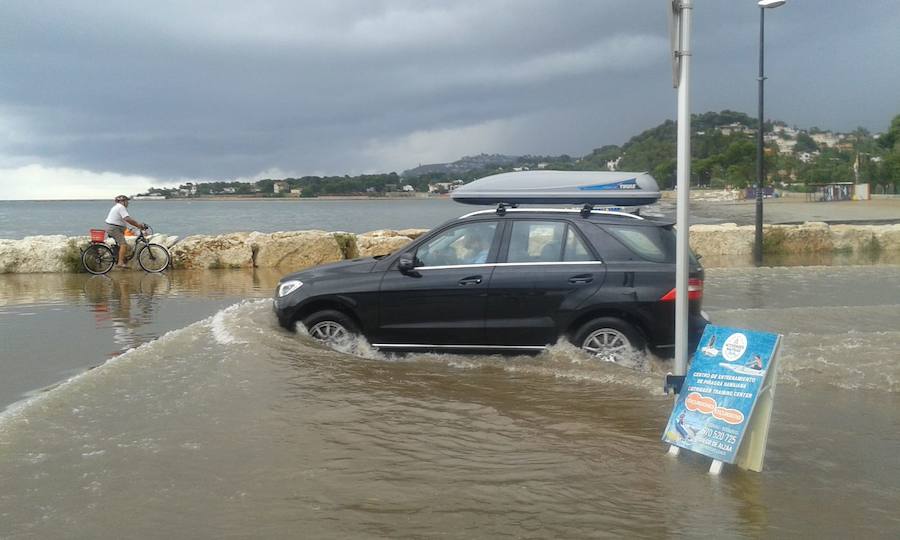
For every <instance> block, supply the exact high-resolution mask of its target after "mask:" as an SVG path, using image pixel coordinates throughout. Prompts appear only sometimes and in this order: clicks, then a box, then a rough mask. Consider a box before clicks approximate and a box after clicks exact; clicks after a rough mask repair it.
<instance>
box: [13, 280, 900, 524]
mask: <svg viewBox="0 0 900 540" xmlns="http://www.w3.org/2000/svg"><path fill="white" fill-rule="evenodd" d="M214 275H218V276H221V277H219V278H214V277H210V276H214ZM29 278H32V279H34V280H35V281H29V280H28V279H29ZM44 278H45V276H40V277H36V276H16V279H18V280H19V281H17V282H16V283H15V284H14V285H10V282H8V281H6V280H7V277H5V276H0V291H12V290H14V291H15V292H14V293H13V292H6V293H0V298H2V299H3V301H4V302H5V303H4V304H3V305H2V307H0V311H2V313H0V335H2V336H3V339H4V348H3V356H4V358H3V364H2V365H3V366H4V374H5V373H23V374H25V375H27V374H29V373H30V371H29V370H31V369H32V367H31V366H32V364H28V365H26V366H25V367H24V368H23V367H22V363H21V362H19V363H16V364H15V365H16V366H19V367H17V368H15V369H14V368H12V367H9V368H7V366H10V365H12V364H10V363H9V359H10V358H11V357H15V358H19V357H27V358H29V361H30V362H32V363H33V365H35V366H40V365H43V363H44V362H51V363H53V362H56V360H54V359H55V358H57V357H58V356H63V353H65V356H68V357H70V358H72V359H73V360H72V367H71V369H73V370H74V369H76V367H75V364H76V363H77V362H82V363H84V362H87V360H85V359H88V358H93V360H92V362H93V363H94V364H96V363H99V361H102V358H97V357H98V356H103V357H104V358H105V357H106V356H108V355H109V354H112V353H114V356H115V357H114V358H113V359H112V360H110V361H108V362H106V363H104V364H103V365H101V366H100V367H97V368H95V369H92V370H90V371H87V372H84V373H82V374H81V375H78V376H75V377H74V378H72V379H70V380H68V381H67V382H65V383H63V384H60V385H58V386H56V387H54V388H53V389H51V390H49V391H46V392H42V393H40V394H38V395H36V396H34V397H31V398H30V399H28V400H26V401H24V402H22V401H20V402H17V403H15V404H13V405H12V406H10V407H9V408H8V409H7V410H6V411H5V412H3V413H0V485H2V486H3V488H4V489H3V490H2V492H0V537H3V538H5V537H13V538H18V537H23V538H28V537H35V538H46V537H83V538H121V537H149V538H159V537H191V538H221V537H226V536H229V537H307V538H421V537H430V536H440V537H449V538H496V537H526V538H595V537H649V538H659V537H672V536H686V537H699V538H758V537H767V538H785V537H806V536H816V537H847V536H850V535H853V536H858V537H863V538H896V537H897V536H898V535H900V514H898V512H897V508H900V489H898V486H900V462H898V457H897V456H898V451H900V361H898V360H900V358H898V356H900V355H898V353H897V352H896V348H897V344H898V343H900V279H898V278H900V267H898V266H890V265H881V266H846V267H782V268H760V269H755V268H734V269H712V270H708V272H707V282H706V296H705V308H706V309H707V310H708V311H709V312H710V314H711V316H712V318H713V320H714V322H716V323H718V324H723V325H730V326H744V327H748V328H754V329H759V330H769V331H777V332H781V333H783V334H784V335H785V339H784V343H783V347H782V358H781V360H782V362H781V370H780V372H779V382H778V390H777V392H776V399H775V411H774V415H773V424H772V429H771V432H770V435H769V447H768V453H767V457H766V464H765V470H764V472H763V473H762V474H757V473H749V472H743V471H739V470H736V469H734V468H729V467H726V469H725V472H724V473H723V475H722V476H721V477H718V478H717V477H710V476H709V475H707V474H706V469H707V467H708V464H709V461H708V460H707V459H701V458H696V457H690V456H685V455H682V456H681V457H680V458H676V459H673V458H670V457H668V456H666V454H665V450H666V448H665V446H664V445H663V444H662V443H661V442H660V436H661V434H662V430H663V428H664V426H665V423H666V419H667V417H668V413H669V411H670V410H671V406H672V399H671V397H666V396H664V395H663V394H662V392H661V390H660V386H661V381H662V374H663V373H664V371H665V370H666V369H667V368H668V366H667V365H666V364H664V363H661V362H659V361H651V362H649V363H648V364H647V365H646V366H645V369H644V371H634V370H629V369H625V368H622V367H620V366H616V365H611V364H600V363H596V362H593V361H591V360H589V359H587V358H585V357H584V356H582V355H581V354H580V353H579V352H578V351H577V350H575V349H573V348H572V347H570V346H566V345H558V346H556V347H554V348H553V349H551V350H550V351H548V352H546V353H544V354H541V355H539V356H536V357H525V356H523V357H495V356H454V355H409V356H405V357H400V358H397V357H388V356H384V355H381V354H379V353H377V352H374V351H371V350H368V349H367V348H366V347H365V344H359V347H360V349H359V350H358V351H356V352H357V353H358V354H359V355H356V356H354V355H348V354H345V353H341V352H336V351H332V350H330V349H325V348H322V347H320V346H318V345H317V344H314V343H312V342H310V341H309V340H308V339H306V338H304V337H302V336H300V335H295V334H291V333H287V332H284V331H282V330H281V329H279V328H278V326H277V323H276V321H275V319H274V317H273V315H272V313H271V306H270V303H269V301H268V300H266V299H253V298H254V297H262V296H268V295H269V291H270V290H271V287H272V285H273V283H274V279H277V276H275V277H267V276H259V275H256V274H250V275H245V274H242V273H229V272H224V273H220V274H206V273H203V274H200V276H199V277H190V275H184V276H181V275H178V274H173V275H171V276H167V278H168V282H167V283H168V288H167V289H165V292H154V293H152V294H149V293H145V292H142V291H141V288H140V283H138V287H137V288H136V289H135V288H134V287H133V285H128V287H129V289H128V294H127V295H126V296H128V299H127V300H126V301H127V302H129V305H130V306H132V307H131V308H130V311H129V316H128V320H132V319H135V318H137V317H136V316H135V315H134V314H135V313H136V312H142V311H141V310H137V311H135V308H134V307H133V306H136V305H138V304H139V302H140V301H143V302H145V303H146V304H147V305H149V306H152V309H149V313H150V315H149V316H147V320H146V321H144V322H143V323H142V324H140V325H137V326H136V327H135V328H134V329H133V330H135V333H136V334H138V335H139V336H145V337H148V338H149V337H152V336H156V335H159V336H161V337H159V338H158V339H155V340H149V339H144V337H140V338H137V339H134V340H132V341H130V342H128V344H127V347H126V346H124V345H123V346H120V345H119V342H117V341H115V340H114V339H113V337H114V336H115V332H113V331H112V328H113V325H112V323H109V324H108V325H105V323H102V324H99V325H96V329H95V333H91V332H90V331H84V332H82V331H79V330H77V329H75V328H69V327H65V326H62V325H54V324H52V323H50V322H48V320H49V319H47V318H46V317H47V316H45V313H57V314H59V313H61V314H62V315H59V316H61V317H69V318H68V319H66V320H67V321H70V323H71V321H77V320H87V321H88V322H89V323H90V324H95V321H96V319H95V318H94V317H95V313H96V311H95V310H93V309H92V307H91V306H92V305H94V304H97V303H98V302H97V301H96V300H97V298H101V299H102V298H107V300H106V303H107V305H108V306H109V309H112V310H115V309H117V306H119V304H121V302H122V301H123V300H122V292H121V290H122V289H121V285H118V284H117V285H115V286H114V287H113V288H112V291H119V292H109V293H96V294H95V293H92V292H88V291H89V290H91V291H93V287H94V285H91V286H89V287H87V288H86V285H87V281H86V280H85V279H80V280H79V279H75V280H74V281H72V282H62V283H58V284H56V285H55V286H51V287H44V286H42V285H38V283H39V281H37V280H40V279H44ZM69 278H73V279H74V278H77V276H71V277H67V278H65V279H69ZM217 280H218V281H217ZM216 283H219V284H218V285H215V284H216ZM13 287H14V289H13ZM60 290H62V291H68V292H64V293H60V292H59V291H60ZM104 290H105V289H104ZM117 294H118V296H116V295H117ZM92 295H94V296H92ZM148 295H149V299H148V298H146V296H148ZM13 297H15V298H17V299H18V300H13ZM248 297H249V298H251V299H249V300H244V301H241V302H239V303H237V304H234V300H235V299H236V298H248ZM92 298H93V300H92ZM99 303H100V304H103V302H102V301H101V302H99ZM228 304H234V305H231V306H230V307H227V308H225V309H220V307H221V305H228ZM51 306H52V307H51ZM54 308H59V309H60V310H61V311H58V312H51V311H49V310H51V309H54ZM119 309H120V307H119ZM45 310H46V311H45ZM28 312H31V313H35V314H36V315H21V313H28ZM13 313H19V314H20V315H11V314H13ZM29 317H32V318H34V317H37V319H35V320H38V321H39V322H40V323H41V327H44V328H48V329H52V332H47V333H45V334H43V335H42V334H41V333H40V332H39V331H33V332H32V334H30V335H31V336H34V337H33V338H30V339H29V340H28V341H27V342H26V341H23V339H22V334H23V333H24V332H25V330H24V328H25V326H26V325H25V324H24V323H21V322H18V321H19V320H24V319H27V318H29ZM122 318H123V317H120V319H122ZM201 319H202V320H201ZM191 320H196V321H198V322H192V323H191V324H188V323H189V322H191ZM181 321H185V322H184V324H180V322H181ZM75 324H77V323H71V325H75ZM85 324H87V323H85ZM185 325H187V326H185ZM32 326H33V323H32ZM32 326H29V328H31V327H32ZM35 340H37V341H41V342H42V343H41V344H40V345H39V346H40V347H42V348H41V349H39V350H41V351H43V352H42V353H41V354H40V355H32V354H31V353H30V351H31V350H33V349H32V348H31V347H32V346H34V345H33V342H34V341H35ZM95 340H96V341H98V342H102V345H100V346H95V345H93V344H91V343H93V342H94V341H95ZM9 344H14V345H9ZM60 344H62V345H60ZM131 347H136V348H133V349H131ZM123 348H127V349H131V350H128V352H126V353H124V354H119V353H121V351H122V349H123ZM53 351H55V352H56V355H54V354H52V353H53ZM98 351H102V352H99V353H98ZM360 355H361V356H360ZM79 358H80V359H81V360H76V359H79ZM34 369H37V368H34ZM82 369H83V368H82ZM17 370H18V371H17ZM51 371H52V370H51ZM63 378H65V377H60V378H59V379H63ZM59 379H58V380H59ZM16 392H17V391H16V390H15V389H9V390H7V395H11V394H14V393H16ZM10 401H12V400H10Z"/></svg>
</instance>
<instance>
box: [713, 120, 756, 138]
mask: <svg viewBox="0 0 900 540" xmlns="http://www.w3.org/2000/svg"><path fill="white" fill-rule="evenodd" d="M719 131H721V132H722V135H733V134H735V133H754V132H755V131H756V130H755V129H751V128H749V127H747V126H745V125H744V124H741V123H740V122H733V123H731V124H727V125H724V126H719Z"/></svg>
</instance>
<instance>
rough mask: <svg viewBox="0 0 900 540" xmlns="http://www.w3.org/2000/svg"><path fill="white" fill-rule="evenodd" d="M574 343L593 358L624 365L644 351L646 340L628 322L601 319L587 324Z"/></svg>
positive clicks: (579, 330)
mask: <svg viewBox="0 0 900 540" xmlns="http://www.w3.org/2000/svg"><path fill="white" fill-rule="evenodd" d="M573 342H574V344H575V345H577V346H578V347H581V349H582V350H583V351H585V352H586V353H588V354H590V355H591V356H593V357H595V358H597V359H600V360H605V361H607V362H617V363H623V362H625V361H627V360H630V359H634V357H635V355H636V354H638V353H640V352H641V351H643V350H644V346H645V343H644V338H643V337H642V336H641V334H640V332H638V331H637V329H636V328H634V327H633V326H632V325H630V324H628V323H627V322H625V321H623V320H621V319H617V318H615V317H600V318H597V319H594V320H592V321H589V322H587V323H586V324H585V325H583V326H582V327H581V328H579V329H578V331H577V332H576V333H575V335H574V338H573Z"/></svg>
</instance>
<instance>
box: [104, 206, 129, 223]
mask: <svg viewBox="0 0 900 540" xmlns="http://www.w3.org/2000/svg"><path fill="white" fill-rule="evenodd" d="M127 217H128V210H126V209H125V206H124V205H123V204H122V203H116V205H115V206H113V207H112V208H110V210H109V215H108V216H106V222H107V223H108V224H110V225H118V226H120V227H125V226H126V225H128V223H127V222H126V221H125V218H127Z"/></svg>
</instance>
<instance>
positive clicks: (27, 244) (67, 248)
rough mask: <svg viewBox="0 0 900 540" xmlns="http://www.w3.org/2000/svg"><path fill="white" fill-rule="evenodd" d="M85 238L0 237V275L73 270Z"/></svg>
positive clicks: (78, 264)
mask: <svg viewBox="0 0 900 540" xmlns="http://www.w3.org/2000/svg"><path fill="white" fill-rule="evenodd" d="M87 244H88V240H87V238H78V237H75V238H69V237H66V236H62V235H48V236H26V237H25V238H23V239H21V240H0V274H5V273H13V272H16V273H32V272H77V271H78V269H79V267H80V265H81V250H82V249H83V248H84V247H87Z"/></svg>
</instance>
